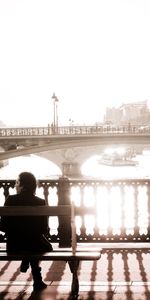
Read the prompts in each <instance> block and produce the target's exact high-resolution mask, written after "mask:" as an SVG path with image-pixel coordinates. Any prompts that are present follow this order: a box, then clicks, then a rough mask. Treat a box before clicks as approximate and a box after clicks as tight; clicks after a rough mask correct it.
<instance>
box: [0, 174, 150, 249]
mask: <svg viewBox="0 0 150 300" xmlns="http://www.w3.org/2000/svg"><path fill="white" fill-rule="evenodd" d="M14 186H15V181H14V180H0V195H1V197H0V199H1V204H0V205H1V206H3V203H4V200H5V198H6V197H7V196H8V194H13V193H15V190H14ZM37 195H38V196H41V197H44V198H45V200H46V203H47V205H49V206H57V205H70V203H71V201H74V204H75V213H76V220H75V222H76V233H77V240H78V242H118V241H119V242H121V241H122V242H149V241H150V180H143V179H141V180H135V179H133V180H112V181H111V180H96V179H93V180H90V179H88V180H87V179H80V180H79V179H74V180H69V179H67V178H63V177H62V178H60V179H58V180H41V179H40V180H39V182H38V189H37ZM87 207H89V210H88V211H89V213H88V214H87V213H85V208H87ZM49 225H50V235H49V237H50V239H51V241H53V242H58V241H59V243H60V244H61V240H63V244H64V242H65V243H66V244H67V243H69V241H68V237H66V236H65V234H64V232H65V226H70V220H69V219H66V218H65V219H64V218H63V217H61V218H59V219H58V218H57V217H50V218H49ZM1 240H2V241H3V237H1Z"/></svg>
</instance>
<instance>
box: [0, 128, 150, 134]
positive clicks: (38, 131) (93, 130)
mask: <svg viewBox="0 0 150 300" xmlns="http://www.w3.org/2000/svg"><path fill="white" fill-rule="evenodd" d="M102 134H121V135H123V134H139V135H145V134H150V126H141V125H120V126H111V125H99V126H98V125H97V126H61V127H55V128H54V127H51V126H47V127H20V128H4V127H3V128H0V137H19V136H23V137H25V136H51V135H102Z"/></svg>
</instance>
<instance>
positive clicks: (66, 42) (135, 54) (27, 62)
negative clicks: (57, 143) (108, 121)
mask: <svg viewBox="0 0 150 300" xmlns="http://www.w3.org/2000/svg"><path fill="white" fill-rule="evenodd" d="M53 92H55V94H56V95H57V97H58V99H59V124H60V125H63V124H68V120H69V119H72V120H74V122H75V123H80V124H81V123H82V124H83V123H88V124H89V123H91V124H93V123H94V122H97V121H100V120H102V116H103V114H104V111H105V108H106V106H116V105H117V106H119V105H121V104H122V103H124V102H134V101H141V100H145V99H148V100H149V101H150V1H149V0H0V101H1V102H0V104H1V109H0V120H2V121H3V122H4V123H6V124H7V125H18V126H19V125H20V126H21V125H26V126H27V125H29V126H30V125H35V126H36V125H37V126H47V124H48V123H51V122H52V121H53V105H52V99H51V97H52V94H53Z"/></svg>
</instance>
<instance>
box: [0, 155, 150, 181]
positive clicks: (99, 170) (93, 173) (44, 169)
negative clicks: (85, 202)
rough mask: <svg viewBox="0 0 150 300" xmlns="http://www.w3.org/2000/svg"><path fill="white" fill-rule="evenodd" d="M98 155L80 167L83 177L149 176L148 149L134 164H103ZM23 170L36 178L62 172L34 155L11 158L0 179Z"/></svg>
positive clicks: (10, 176) (52, 175)
mask: <svg viewBox="0 0 150 300" xmlns="http://www.w3.org/2000/svg"><path fill="white" fill-rule="evenodd" d="M99 159H100V156H93V157H91V158H90V159H89V160H87V161H86V162H85V163H84V165H82V167H81V173H82V175H84V176H85V177H92V178H99V179H113V178H120V179H121V178H123V179H127V178H132V179H134V178H135V179H136V178H138V179H139V178H141V179H144V178H150V164H149V162H150V151H144V152H143V155H137V156H136V157H135V160H136V161H137V162H138V164H137V165H136V166H105V165H102V164H100V163H98V161H99ZM23 171H29V172H32V173H33V174H34V175H35V176H36V177H37V179H40V178H41V179H54V178H56V179H57V178H58V177H59V176H60V175H61V174H62V172H61V170H60V169H59V167H58V166H56V165H55V164H54V163H53V162H51V161H49V160H47V159H44V158H41V157H39V156H36V155H28V156H22V157H16V158H11V159H9V160H8V164H7V165H6V166H4V167H2V168H0V178H1V179H16V177H17V176H18V174H19V173H20V172H23Z"/></svg>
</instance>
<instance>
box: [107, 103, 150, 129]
mask: <svg viewBox="0 0 150 300" xmlns="http://www.w3.org/2000/svg"><path fill="white" fill-rule="evenodd" d="M104 122H105V123H110V124H115V125H120V124H129V123H131V124H135V125H136V124H141V125H147V124H150V110H149V107H148V101H147V100H144V101H139V102H133V103H125V104H122V105H121V106H119V107H118V108H115V107H112V108H106V113H105V116H104Z"/></svg>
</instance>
